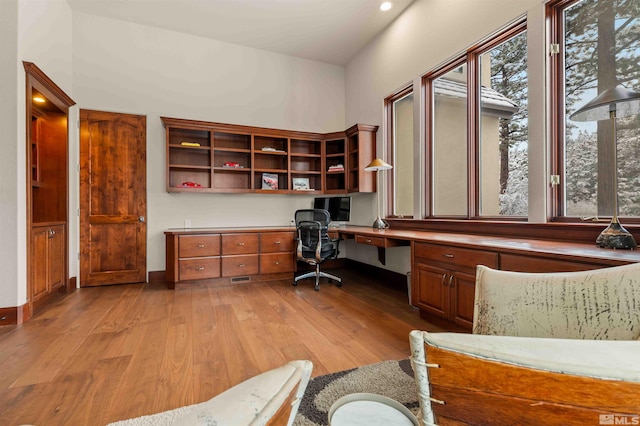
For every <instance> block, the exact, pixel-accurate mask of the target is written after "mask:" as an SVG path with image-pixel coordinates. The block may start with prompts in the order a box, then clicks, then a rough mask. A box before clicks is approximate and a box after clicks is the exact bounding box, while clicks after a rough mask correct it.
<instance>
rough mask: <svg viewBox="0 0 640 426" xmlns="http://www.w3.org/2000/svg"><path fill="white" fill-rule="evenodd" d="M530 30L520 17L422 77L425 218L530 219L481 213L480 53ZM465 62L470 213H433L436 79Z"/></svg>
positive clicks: (525, 20) (468, 202)
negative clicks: (425, 168) (447, 214)
mask: <svg viewBox="0 0 640 426" xmlns="http://www.w3.org/2000/svg"><path fill="white" fill-rule="evenodd" d="M525 31H527V19H526V17H521V18H519V19H517V20H515V21H513V22H511V23H510V24H508V25H506V26H504V27H503V28H501V29H499V30H498V31H496V32H495V33H494V34H492V35H491V36H489V37H487V38H486V39H484V40H482V41H480V42H478V43H476V44H475V45H473V46H471V47H470V48H469V49H467V50H466V51H465V52H463V53H462V54H460V55H457V56H455V57H454V58H452V59H450V60H449V61H447V62H446V63H444V64H443V65H440V66H439V67H437V68H436V69H435V70H433V71H431V72H428V73H427V74H425V75H424V76H423V77H422V88H423V94H424V99H425V115H424V117H423V118H424V126H425V144H426V156H427V170H426V176H427V178H426V182H425V188H426V191H427V194H426V195H427V196H426V197H425V201H426V205H425V206H424V212H425V219H450V220H474V221H475V220H477V221H495V220H500V221H518V222H522V221H527V220H528V217H524V216H506V215H505V216H481V215H480V196H481V193H480V185H481V180H480V164H479V161H480V160H479V159H480V126H479V123H480V114H481V106H480V96H481V95H480V92H481V84H480V66H479V64H480V56H481V55H482V54H484V53H486V52H488V51H489V50H491V49H493V48H494V47H496V46H498V45H500V44H502V43H504V42H506V41H508V40H509V39H511V38H512V37H515V36H517V35H519V34H521V33H522V32H525ZM462 65H466V67H467V78H466V82H467V181H468V186H467V215H466V217H464V216H444V215H434V214H433V207H434V204H433V203H434V188H433V187H432V182H433V172H434V164H433V148H434V134H433V130H434V129H433V113H434V102H435V99H434V96H433V81H435V80H436V79H437V78H439V77H441V76H443V75H445V74H446V73H448V72H449V71H451V70H453V69H455V68H458V67H460V66H462Z"/></svg>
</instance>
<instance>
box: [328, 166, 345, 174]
mask: <svg viewBox="0 0 640 426" xmlns="http://www.w3.org/2000/svg"><path fill="white" fill-rule="evenodd" d="M329 171H330V172H342V171H344V165H342V164H335V165H333V166H329Z"/></svg>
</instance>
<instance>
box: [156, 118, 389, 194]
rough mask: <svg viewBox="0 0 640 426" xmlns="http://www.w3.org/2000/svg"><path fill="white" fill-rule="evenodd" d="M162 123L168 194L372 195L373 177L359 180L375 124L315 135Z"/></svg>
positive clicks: (369, 155) (372, 149) (370, 149)
mask: <svg viewBox="0 0 640 426" xmlns="http://www.w3.org/2000/svg"><path fill="white" fill-rule="evenodd" d="M161 119H162V122H163V124H164V127H165V130H166V139H167V141H166V143H167V191H168V192H260V193H279V194H283V193H285V194H294V193H295V194H303V193H304V194H309V193H347V192H374V191H375V176H374V174H372V173H367V174H365V175H364V176H363V175H361V174H360V170H361V169H362V167H364V166H366V165H367V164H368V163H369V162H370V161H371V160H373V156H374V155H375V151H376V147H375V140H376V139H375V138H376V134H375V132H376V131H377V126H366V125H356V126H353V127H351V128H350V129H348V130H347V131H344V132H335V133H330V134H319V133H308V132H296V131H288V130H276V129H268V128H259V127H249V126H237V125H232V124H223V123H212V122H204V121H195V120H184V119H177V118H168V117H162V118H161ZM363 145H367V146H366V147H364V148H363ZM363 179H364V180H365V181H367V184H366V185H364V186H363V184H362V182H363ZM369 181H370V182H369Z"/></svg>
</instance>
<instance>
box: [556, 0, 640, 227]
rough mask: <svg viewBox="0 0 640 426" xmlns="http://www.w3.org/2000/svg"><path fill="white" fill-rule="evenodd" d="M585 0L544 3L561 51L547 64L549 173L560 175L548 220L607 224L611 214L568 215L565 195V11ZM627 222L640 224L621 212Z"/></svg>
mask: <svg viewBox="0 0 640 426" xmlns="http://www.w3.org/2000/svg"><path fill="white" fill-rule="evenodd" d="M581 1H583V0H553V1H550V2H549V3H548V4H547V5H546V7H545V9H546V10H545V14H546V20H547V22H548V29H547V37H548V43H549V45H552V44H557V45H558V46H559V53H557V54H549V61H548V65H547V76H548V79H549V87H550V91H549V102H548V107H549V114H548V125H549V133H550V141H549V156H550V173H549V174H550V175H552V176H553V175H556V176H559V178H560V183H559V184H551V185H550V195H549V200H548V201H549V205H550V217H549V222H563V223H568V224H579V223H594V222H595V223H597V224H606V223H609V222H610V221H611V216H600V217H595V218H580V217H578V216H567V215H566V214H567V212H566V205H565V198H566V190H565V185H566V182H565V177H566V176H565V173H566V169H565V163H566V156H565V149H564V148H565V133H566V129H565V116H566V113H565V111H566V105H565V101H564V100H565V96H564V94H565V79H564V67H565V61H564V54H563V53H562V52H564V51H565V43H564V42H565V39H564V33H565V25H564V11H565V10H567V9H568V8H570V7H572V6H574V5H576V4H578V3H580V2H581ZM619 218H620V219H621V220H622V221H624V223H625V224H640V217H638V216H620V215H619Z"/></svg>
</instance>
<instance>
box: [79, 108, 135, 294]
mask: <svg viewBox="0 0 640 426" xmlns="http://www.w3.org/2000/svg"><path fill="white" fill-rule="evenodd" d="M146 216H147V189H146V117H144V116H139V115H129V114H118V113H111V112H101V111H90V110H80V285H81V286H82V287H85V286H95V285H105V284H125V283H136V282H145V281H146V276H147V260H146V259H147V246H146V240H147V226H146Z"/></svg>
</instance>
